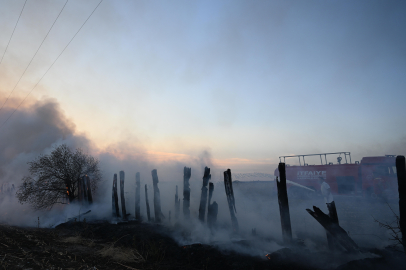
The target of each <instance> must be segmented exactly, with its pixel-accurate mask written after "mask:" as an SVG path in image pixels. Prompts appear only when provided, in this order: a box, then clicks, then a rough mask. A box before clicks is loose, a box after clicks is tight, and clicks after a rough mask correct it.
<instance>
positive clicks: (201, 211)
mask: <svg viewBox="0 0 406 270" xmlns="http://www.w3.org/2000/svg"><path fill="white" fill-rule="evenodd" d="M210 179H211V174H210V168H207V167H205V168H204V175H203V186H202V194H201V196H200V207H199V220H200V221H201V222H204V216H205V215H206V204H207V185H208V184H209V181H210Z"/></svg>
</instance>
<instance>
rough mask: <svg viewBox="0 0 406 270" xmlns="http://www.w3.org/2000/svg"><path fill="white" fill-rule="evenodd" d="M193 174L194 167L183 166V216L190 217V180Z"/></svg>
mask: <svg viewBox="0 0 406 270" xmlns="http://www.w3.org/2000/svg"><path fill="white" fill-rule="evenodd" d="M191 175H192V168H188V167H185V168H183V216H184V218H185V219H189V218H190V185H189V180H190V177H191Z"/></svg>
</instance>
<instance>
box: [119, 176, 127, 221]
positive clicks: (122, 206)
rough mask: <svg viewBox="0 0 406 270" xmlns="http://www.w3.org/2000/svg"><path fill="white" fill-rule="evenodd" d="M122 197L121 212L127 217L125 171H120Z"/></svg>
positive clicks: (124, 217)
mask: <svg viewBox="0 0 406 270" xmlns="http://www.w3.org/2000/svg"><path fill="white" fill-rule="evenodd" d="M120 197H121V212H122V214H123V219H124V220H126V219H127V212H126V209H125V198H124V171H120Z"/></svg>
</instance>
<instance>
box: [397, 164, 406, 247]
mask: <svg viewBox="0 0 406 270" xmlns="http://www.w3.org/2000/svg"><path fill="white" fill-rule="evenodd" d="M396 173H397V176H398V192H399V227H400V231H401V232H402V244H403V248H404V250H405V252H406V169H405V157H404V156H397V157H396Z"/></svg>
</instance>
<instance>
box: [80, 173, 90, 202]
mask: <svg viewBox="0 0 406 270" xmlns="http://www.w3.org/2000/svg"><path fill="white" fill-rule="evenodd" d="M81 182H82V192H83V202H82V204H83V203H84V204H85V205H87V204H88V202H89V199H88V197H87V195H88V194H87V181H86V176H83V177H82V181H81Z"/></svg>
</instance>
